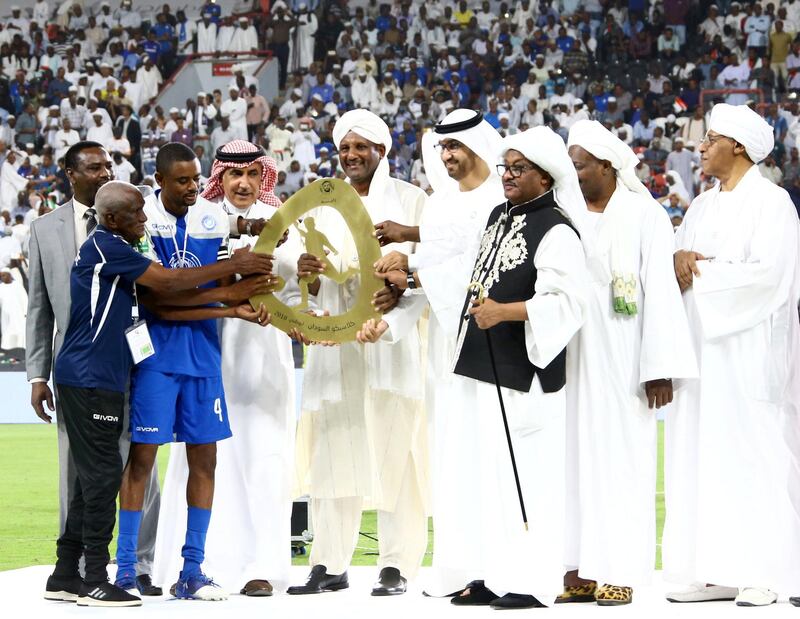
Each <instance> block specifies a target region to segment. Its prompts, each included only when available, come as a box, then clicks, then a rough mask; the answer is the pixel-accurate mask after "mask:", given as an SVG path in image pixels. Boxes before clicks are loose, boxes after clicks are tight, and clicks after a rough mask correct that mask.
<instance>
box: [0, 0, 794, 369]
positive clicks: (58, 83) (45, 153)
mask: <svg viewBox="0 0 800 619" xmlns="http://www.w3.org/2000/svg"><path fill="white" fill-rule="evenodd" d="M10 9H11V10H10V14H6V15H3V20H2V21H1V22H0V212H1V213H2V222H0V228H2V237H1V238H0V268H2V269H4V270H5V271H4V273H3V274H2V276H0V278H2V285H0V304H2V312H3V322H2V331H3V342H2V345H1V346H2V348H3V349H8V348H17V347H21V346H24V336H21V337H22V341H20V340H19V338H18V337H14V336H10V337H9V338H8V340H7V339H6V335H5V334H6V332H10V331H14V328H13V327H12V326H11V325H12V324H19V319H18V318H13V317H9V316H8V315H7V314H8V313H9V312H11V313H12V314H19V312H20V308H23V307H24V303H18V302H16V301H7V300H6V299H8V298H11V299H17V298H21V295H23V294H24V286H23V285H22V284H24V282H25V256H26V244H27V230H28V227H29V225H30V222H31V221H32V220H33V219H34V218H36V217H38V216H40V215H42V214H43V213H45V212H47V211H48V210H50V209H52V208H54V207H55V206H56V205H57V204H59V203H61V202H62V201H63V200H65V199H67V198H69V197H70V196H69V192H70V183H69V182H68V178H67V175H66V172H65V169H64V164H63V155H64V153H65V152H66V151H67V149H68V148H69V147H70V146H71V145H73V144H75V143H76V142H78V141H79V140H82V139H87V140H93V141H97V142H99V143H101V144H104V145H106V146H107V148H108V150H109V152H111V153H112V154H113V157H114V173H115V176H116V178H117V179H120V180H125V181H130V182H134V183H143V184H151V185H152V184H153V183H154V179H153V174H154V171H155V157H156V153H157V152H158V149H159V147H161V146H162V145H163V144H165V143H167V142H171V141H178V142H183V143H185V144H187V145H189V146H191V147H192V148H193V149H194V150H195V151H196V153H197V154H198V156H199V158H200V160H201V163H202V166H203V173H204V175H206V176H208V174H209V173H210V166H211V163H212V160H213V153H214V152H215V150H216V149H217V148H218V147H220V146H222V145H223V144H225V143H227V142H229V141H231V140H233V139H237V138H247V139H250V140H251V141H253V142H255V143H257V144H260V145H262V146H264V147H265V148H266V149H267V151H268V153H269V154H270V155H271V156H273V157H274V158H275V159H276V161H277V162H278V165H279V169H280V175H279V180H278V185H277V187H276V189H275V193H276V195H278V196H279V197H280V198H281V199H283V200H285V199H287V198H288V197H289V196H290V195H292V193H294V192H295V191H297V190H298V189H299V188H300V187H302V186H303V185H305V184H306V183H308V182H311V181H313V180H314V179H315V178H317V177H330V176H337V175H338V176H342V175H343V173H342V171H341V169H340V166H339V163H338V160H337V157H336V153H335V148H334V145H333V140H332V127H333V124H334V123H335V121H336V119H337V118H338V117H339V116H340V115H341V114H343V113H344V112H345V111H347V110H351V109H354V108H367V109H369V110H371V111H373V112H375V113H377V114H379V115H380V116H381V117H382V118H384V119H385V120H386V122H387V123H388V124H389V126H390V127H392V129H393V141H394V143H393V150H392V154H391V158H390V166H391V173H392V174H393V175H394V176H395V177H397V178H401V179H404V180H408V181H410V182H412V183H414V184H417V185H419V186H420V187H422V188H423V189H425V190H429V185H428V182H427V179H426V176H425V170H424V167H423V165H422V160H421V156H420V148H419V144H420V141H421V136H422V134H423V132H425V131H426V130H429V129H430V127H432V126H433V125H434V124H435V123H437V122H439V121H440V120H441V119H442V118H444V116H445V115H446V114H447V113H448V112H449V111H450V110H452V109H454V108H457V107H471V108H475V109H480V110H482V111H483V113H484V115H485V118H486V120H487V121H488V122H489V123H490V124H491V125H492V126H493V127H495V128H496V129H497V131H498V132H499V133H500V134H501V135H504V136H505V135H511V134H515V133H518V132H521V131H524V130H525V129H527V128H529V127H533V126H537V125H548V126H549V127H551V128H552V129H554V130H555V131H556V132H558V133H559V134H560V135H561V136H562V137H563V138H564V139H566V137H567V132H568V130H569V128H570V127H571V126H572V125H573V124H574V123H575V122H576V121H578V120H581V119H595V120H599V121H601V122H602V123H604V124H606V125H607V126H608V127H609V128H611V129H612V131H613V132H614V133H615V134H616V135H617V136H618V137H620V138H621V139H622V140H623V141H625V142H626V143H628V144H629V145H631V146H632V147H633V148H634V150H635V151H636V152H637V153H638V156H639V158H640V160H641V163H640V165H639V167H638V169H637V174H638V175H639V178H640V179H641V180H642V181H643V182H644V183H645V184H646V185H647V187H648V188H649V189H650V190H651V192H652V193H653V195H654V196H656V197H657V198H658V199H659V200H661V201H662V202H663V204H664V206H665V208H667V209H668V212H669V214H670V216H671V217H672V219H673V223H674V224H676V225H677V224H678V223H679V222H680V220H681V219H682V217H683V213H684V212H685V209H686V208H687V207H688V204H689V203H690V202H691V199H692V198H693V197H694V196H695V195H696V194H697V193H699V192H701V191H703V190H704V189H705V188H707V187H709V186H710V184H711V183H712V179H707V178H704V176H703V174H702V171H701V168H700V166H699V154H698V152H697V145H698V144H699V142H700V140H701V139H702V138H703V136H704V135H705V133H706V129H707V124H708V118H707V116H708V111H709V109H710V106H711V105H712V104H713V103H714V102H719V101H722V100H724V101H727V102H728V103H744V102H747V103H749V104H751V105H753V106H755V107H756V109H757V110H758V111H759V112H760V113H761V114H762V115H763V116H764V117H765V118H766V119H767V121H768V122H769V123H770V125H771V126H773V127H774V130H775V138H776V140H775V144H776V146H775V150H774V151H773V153H772V155H771V156H770V157H768V158H767V159H766V161H765V162H763V163H762V164H761V165H760V168H761V171H762V174H764V175H765V176H767V177H768V178H769V179H770V180H772V181H773V182H775V183H776V184H779V185H782V186H783V187H785V188H786V189H787V190H788V191H789V193H790V194H791V195H792V197H793V199H794V200H795V202H796V204H800V156H798V149H797V147H796V140H797V138H798V135H799V134H800V122H798V120H799V119H800V110H798V100H797V90H798V89H800V70H798V69H800V40H798V39H797V34H798V30H800V2H798V1H797V0H784V1H783V2H772V1H766V2H752V3H751V2H745V3H739V2H730V1H729V0H720V1H719V3H718V4H711V3H710V2H707V1H705V0H703V1H700V2H698V1H692V0H657V1H655V2H651V1H648V0H629V1H624V0H544V1H543V2H535V1H531V0H522V1H519V2H516V3H514V2H498V1H497V0H484V1H482V2H475V0H472V1H471V2H466V1H464V0H461V1H460V2H458V4H457V5H456V4H455V3H450V2H445V1H444V0H429V1H428V2H424V3H423V2H417V1H414V2H412V1H411V0H399V1H397V0H395V1H394V2H391V3H382V2H379V1H378V0H366V2H348V0H323V1H321V2H320V1H319V0H306V1H301V0H289V2H287V1H285V0H277V1H276V2H273V3H272V4H271V6H270V8H269V10H264V9H263V8H262V3H260V2H249V1H238V2H224V3H222V2H214V1H212V0H209V1H208V2H206V3H205V5H203V6H202V8H201V9H200V11H199V13H198V14H190V15H187V14H185V13H184V11H181V10H178V11H176V12H175V13H173V12H172V9H171V7H170V5H169V4H164V5H163V7H162V9H161V11H160V12H159V13H157V14H155V15H152V14H149V13H148V14H143V13H142V12H141V11H140V8H139V7H137V5H136V0H122V1H121V2H118V1H117V0H115V1H114V2H113V6H112V3H109V2H105V1H104V2H100V3H95V2H87V1H85V0H76V1H74V2H69V1H68V2H64V3H60V4H56V3H48V2H47V1H46V0H40V1H38V2H37V3H36V4H35V6H34V7H33V9H32V11H31V10H23V9H22V8H20V7H18V6H11V7H10ZM257 50H270V51H271V52H272V54H273V56H274V57H275V58H276V59H277V62H279V65H280V72H279V73H280V78H279V81H280V92H278V93H265V94H269V95H270V96H269V98H268V99H267V98H265V96H264V95H262V94H260V93H259V92H258V85H257V83H256V81H255V79H254V78H253V77H252V76H249V75H245V71H244V67H243V66H242V65H235V66H234V67H233V73H234V75H233V77H232V78H231V81H230V88H229V89H228V91H227V92H222V91H221V90H215V91H214V92H210V93H204V92H200V93H197V95H196V96H194V97H189V98H187V100H186V102H185V106H184V107H183V108H180V109H179V108H171V109H164V108H163V107H162V106H160V105H158V103H157V97H158V94H159V90H160V88H161V87H162V85H163V84H164V83H165V81H166V80H168V79H169V77H170V76H171V75H172V74H173V73H174V71H175V70H176V69H177V68H178V67H179V66H180V64H181V63H182V62H183V60H184V59H185V57H186V55H187V54H190V53H219V54H221V55H224V54H226V53H228V54H229V53H230V52H249V51H257ZM732 90H733V91H736V92H729V91H732ZM708 91H715V92H710V93H709V92H708ZM273 94H274V96H272V95H273ZM7 286H8V287H11V288H13V294H3V291H4V290H6V287H7ZM12 344H13V346H12ZM20 344H21V346H20ZM0 361H4V360H1V359H0ZM5 361H6V362H10V363H15V362H16V360H15V359H7V360H5Z"/></svg>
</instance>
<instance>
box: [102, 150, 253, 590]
mask: <svg viewBox="0 0 800 619" xmlns="http://www.w3.org/2000/svg"><path fill="white" fill-rule="evenodd" d="M199 180H200V162H199V161H198V159H197V157H196V156H195V154H194V152H193V151H192V149H191V148H189V147H187V146H185V145H184V144H179V143H171V144H167V145H165V146H164V147H162V148H161V149H160V151H159V153H158V156H157V158H156V181H157V183H158V184H159V186H160V188H161V189H160V190H159V191H158V192H156V194H155V195H153V196H150V197H149V198H148V200H147V203H146V205H145V212H146V214H147V219H148V221H147V243H148V245H149V248H148V249H149V251H150V252H151V254H152V257H153V259H155V260H158V261H159V262H161V264H162V265H163V266H165V267H168V268H172V269H179V268H190V267H194V266H200V265H207V264H214V263H215V262H216V261H217V260H222V259H227V257H228V247H227V240H228V235H229V219H228V216H227V215H226V213H225V212H224V211H223V209H222V208H221V207H220V206H219V205H217V204H213V203H211V202H208V201H206V200H204V199H202V198H199V197H198V190H199ZM237 253H238V252H237ZM234 255H236V254H234ZM219 283H227V282H218V284H219ZM220 291H221V288H219V287H215V286H214V284H210V285H207V287H206V288H201V289H198V290H195V291H192V292H191V294H189V295H186V294H181V293H177V294H172V295H170V296H168V297H167V296H164V295H147V296H144V297H143V303H144V305H145V307H149V308H150V309H151V311H152V312H153V313H154V314H155V316H148V318H150V320H148V325H149V328H150V333H151V337H152V339H153V344H154V346H155V350H156V354H155V355H153V356H152V357H150V358H148V359H145V360H144V361H143V362H142V363H141V364H139V366H138V367H137V368H136V371H135V372H134V374H133V376H132V380H131V451H130V455H129V458H128V463H127V465H126V467H125V471H124V473H123V481H122V487H121V490H120V512H119V538H118V542H117V565H118V572H117V573H118V576H117V584H118V585H119V586H121V587H123V588H125V584H126V583H127V582H128V581H130V580H131V574H132V573H133V571H134V568H135V560H136V558H135V554H134V552H133V550H134V549H135V548H136V539H137V535H138V530H139V522H140V518H141V509H142V499H143V490H144V482H145V480H146V479H147V477H148V475H149V474H150V470H151V469H152V467H153V464H154V462H155V457H156V452H157V450H158V446H159V445H163V444H164V443H169V442H171V441H173V440H175V441H177V442H180V443H185V445H186V458H187V462H188V467H189V476H188V481H187V488H186V497H187V504H188V514H187V526H186V539H185V544H184V546H183V548H182V551H181V554H182V556H183V560H184V563H183V569H182V570H181V573H180V576H179V578H178V581H177V583H176V584H175V587H174V595H175V596H176V597H178V598H182V599H200V600H223V599H226V598H227V592H225V591H224V590H223V589H222V588H221V587H219V585H217V584H216V583H214V581H213V580H212V579H211V578H209V577H207V576H206V575H205V574H203V572H202V569H201V565H202V563H203V559H204V549H205V537H206V533H207V531H208V525H209V521H210V518H211V505H212V501H213V497H214V470H215V467H216V442H217V441H219V440H223V439H226V438H228V437H230V436H231V430H230V425H229V422H228V411H227V407H226V405H225V393H224V390H223V386H222V375H221V365H220V363H221V360H220V346H219V337H218V333H217V324H216V322H215V320H194V321H189V322H175V321H172V320H159V319H158V308H160V307H164V306H175V305H179V306H180V305H185V304H190V305H197V304H198V303H203V302H204V303H214V302H220V301H223V302H224V300H225V299H224V298H221V297H220V295H221V294H222V293H221V292H220ZM187 299H188V300H187ZM187 311H188V310H187Z"/></svg>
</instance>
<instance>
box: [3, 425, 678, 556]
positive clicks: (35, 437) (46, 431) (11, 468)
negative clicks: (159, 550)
mask: <svg viewBox="0 0 800 619" xmlns="http://www.w3.org/2000/svg"><path fill="white" fill-rule="evenodd" d="M663 425H664V424H663V423H659V430H658V435H659V436H658V438H659V440H658V444H659V456H658V486H657V493H656V496H655V501H656V513H657V522H658V547H657V556H656V566H657V567H660V566H661V531H662V528H663V525H664V475H663V449H662V446H663V436H664V428H663ZM0 446H1V448H0V570H11V569H15V568H20V567H26V566H29V565H49V564H52V563H54V562H55V540H56V535H57V528H58V456H57V445H56V428H55V426H54V425H53V426H48V425H45V424H40V425H0ZM168 455H169V451H168V449H166V448H164V449H161V450H160V452H159V457H158V466H159V472H160V473H161V475H162V479H163V474H164V471H165V470H166V465H167V458H168ZM376 531H377V525H376V518H375V512H369V511H368V512H364V516H363V519H362V522H361V532H362V535H360V536H359V542H358V548H357V549H356V553H355V556H354V557H353V564H354V565H375V563H376V558H377V549H378V545H377V542H376V541H375V538H376V537H377V533H376ZM432 549H433V529H432V527H431V529H430V531H429V542H428V553H427V554H426V557H425V565H430V560H431V552H432ZM286 551H287V552H289V548H288V543H287V549H286ZM111 552H112V555H113V553H114V548H113V546H112V551H111ZM509 552H513V549H510V550H509ZM294 563H295V565H304V564H307V563H308V555H305V556H298V557H295V558H294Z"/></svg>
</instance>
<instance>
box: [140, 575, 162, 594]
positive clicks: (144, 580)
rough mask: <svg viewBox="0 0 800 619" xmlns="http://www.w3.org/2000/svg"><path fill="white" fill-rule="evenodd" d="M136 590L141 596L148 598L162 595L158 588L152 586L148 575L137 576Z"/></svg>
mask: <svg viewBox="0 0 800 619" xmlns="http://www.w3.org/2000/svg"><path fill="white" fill-rule="evenodd" d="M136 588H137V589H138V590H139V593H141V594H142V595H148V596H157V595H164V592H163V591H162V590H161V587H158V586H156V585H154V584H153V581H152V580H151V578H150V574H141V575H139V576H137V577H136Z"/></svg>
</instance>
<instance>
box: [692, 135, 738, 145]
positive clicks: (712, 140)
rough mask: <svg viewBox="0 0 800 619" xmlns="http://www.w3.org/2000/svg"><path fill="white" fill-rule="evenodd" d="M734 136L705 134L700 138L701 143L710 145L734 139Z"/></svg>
mask: <svg viewBox="0 0 800 619" xmlns="http://www.w3.org/2000/svg"><path fill="white" fill-rule="evenodd" d="M732 139H733V138H729V137H728V136H727V135H709V134H707V133H706V134H705V135H704V136H703V139H702V140H700V143H701V144H708V145H709V146H714V144H716V143H717V142H719V141H720V140H732Z"/></svg>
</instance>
